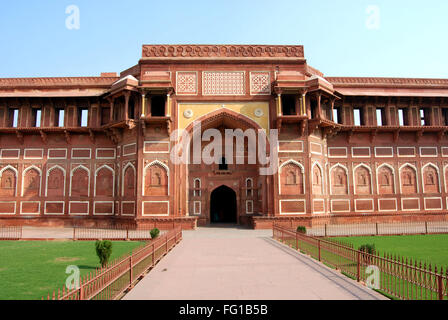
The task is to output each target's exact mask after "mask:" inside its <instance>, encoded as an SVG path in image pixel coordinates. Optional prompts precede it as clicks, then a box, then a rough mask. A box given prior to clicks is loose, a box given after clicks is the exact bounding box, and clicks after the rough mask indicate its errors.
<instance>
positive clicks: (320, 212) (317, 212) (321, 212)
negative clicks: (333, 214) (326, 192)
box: [313, 199, 326, 214]
mask: <svg viewBox="0 0 448 320" xmlns="http://www.w3.org/2000/svg"><path fill="white" fill-rule="evenodd" d="M315 201H322V204H323V206H322V207H323V208H324V211H316V210H315V209H314V207H315V205H314V202H315ZM325 212H326V210H325V199H313V214H323V213H325Z"/></svg>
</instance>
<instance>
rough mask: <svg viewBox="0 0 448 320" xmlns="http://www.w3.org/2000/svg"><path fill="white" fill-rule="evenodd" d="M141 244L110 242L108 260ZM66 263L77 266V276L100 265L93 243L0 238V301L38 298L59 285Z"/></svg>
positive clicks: (59, 286)
mask: <svg viewBox="0 0 448 320" xmlns="http://www.w3.org/2000/svg"><path fill="white" fill-rule="evenodd" d="M143 244H144V243H143V242H125V241H114V242H113V247H112V256H111V260H113V259H116V258H120V257H122V256H123V255H126V254H129V253H130V252H131V251H132V250H133V249H135V248H137V247H139V246H141V245H143ZM69 265H76V266H78V267H79V269H80V271H81V276H84V275H87V274H88V273H90V272H92V271H94V270H95V269H96V268H98V267H100V264H99V259H98V257H97V256H96V253H95V242H94V241H87V242H72V241H61V242H43V241H0V282H1V284H0V300H34V299H41V297H42V296H46V295H47V294H48V293H49V292H50V291H53V289H58V288H62V286H63V285H64V284H65V280H66V278H67V276H68V274H66V273H65V270H66V268H67V266H69Z"/></svg>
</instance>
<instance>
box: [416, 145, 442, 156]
mask: <svg viewBox="0 0 448 320" xmlns="http://www.w3.org/2000/svg"><path fill="white" fill-rule="evenodd" d="M424 149H429V150H436V154H435V155H429V156H424V155H422V150H424ZM418 152H419V155H420V157H421V158H437V157H438V156H439V150H438V149H437V147H420V148H419V149H418Z"/></svg>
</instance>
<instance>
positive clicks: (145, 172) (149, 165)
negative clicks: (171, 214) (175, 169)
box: [142, 160, 170, 196]
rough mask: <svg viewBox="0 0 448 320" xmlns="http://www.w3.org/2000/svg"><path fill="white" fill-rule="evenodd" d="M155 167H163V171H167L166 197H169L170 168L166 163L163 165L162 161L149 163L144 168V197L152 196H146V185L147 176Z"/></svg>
mask: <svg viewBox="0 0 448 320" xmlns="http://www.w3.org/2000/svg"><path fill="white" fill-rule="evenodd" d="M153 166H159V167H161V168H162V169H164V170H165V173H166V180H167V194H166V195H167V196H169V195H170V168H169V167H168V166H167V165H166V164H165V163H163V162H162V161H160V160H154V161H153V162H151V163H148V164H147V165H146V166H145V167H144V168H143V179H142V193H143V195H144V196H150V194H146V187H145V185H146V175H147V173H148V169H149V168H151V167H153Z"/></svg>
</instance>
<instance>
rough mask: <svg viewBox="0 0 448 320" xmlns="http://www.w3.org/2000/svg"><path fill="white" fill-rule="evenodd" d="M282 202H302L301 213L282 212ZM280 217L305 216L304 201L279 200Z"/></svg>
mask: <svg viewBox="0 0 448 320" xmlns="http://www.w3.org/2000/svg"><path fill="white" fill-rule="evenodd" d="M282 202H303V212H288V213H286V212H283V211H282ZM279 205H280V215H284V216H288V215H305V214H306V200H305V199H284V200H280V203H279Z"/></svg>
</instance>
